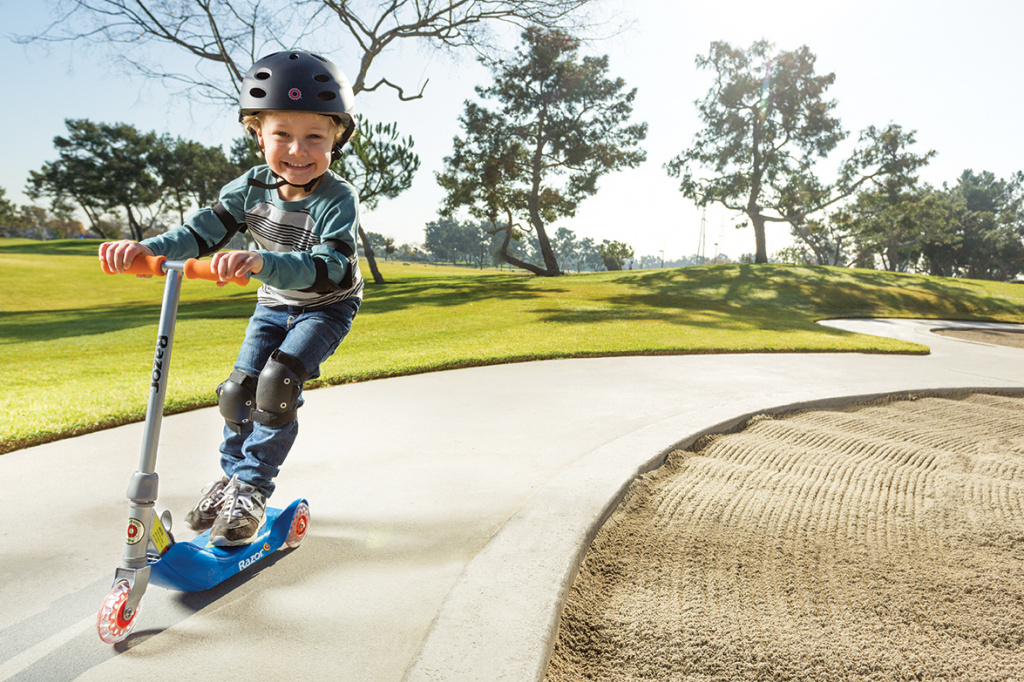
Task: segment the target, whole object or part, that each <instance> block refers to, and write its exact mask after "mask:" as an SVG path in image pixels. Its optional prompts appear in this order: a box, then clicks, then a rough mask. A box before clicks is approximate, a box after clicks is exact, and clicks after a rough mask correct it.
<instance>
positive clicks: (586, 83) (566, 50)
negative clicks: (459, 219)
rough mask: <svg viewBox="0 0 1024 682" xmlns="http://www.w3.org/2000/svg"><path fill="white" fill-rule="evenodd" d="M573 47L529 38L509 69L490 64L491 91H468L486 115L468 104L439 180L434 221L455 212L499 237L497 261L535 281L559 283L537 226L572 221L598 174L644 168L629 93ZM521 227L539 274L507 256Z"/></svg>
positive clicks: (535, 33)
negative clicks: (536, 253)
mask: <svg viewBox="0 0 1024 682" xmlns="http://www.w3.org/2000/svg"><path fill="white" fill-rule="evenodd" d="M579 47H580V43H579V41H578V40H576V39H574V38H572V37H571V36H569V35H568V34H566V33H564V32H562V31H548V30H543V29H537V28H528V29H526V30H525V31H524V32H523V35H522V43H521V45H520V46H519V47H518V48H517V50H516V55H515V57H514V58H513V59H511V60H509V61H497V62H494V61H491V62H488V61H486V60H482V61H484V63H486V64H488V65H489V66H490V69H491V72H492V74H493V75H494V84H493V85H491V86H490V87H486V88H484V87H477V89H476V91H477V94H478V95H479V96H480V97H481V98H483V99H493V100H496V101H497V103H498V104H499V106H500V108H499V109H498V110H489V109H486V108H484V107H483V106H481V105H479V104H476V103H473V102H467V103H466V108H465V112H464V113H463V115H462V116H461V117H460V119H459V120H460V122H461V123H462V127H463V129H464V131H465V138H464V139H460V138H455V141H454V143H453V147H454V148H453V153H452V155H451V156H449V157H446V158H445V171H444V172H443V173H439V174H438V175H437V180H438V183H439V184H440V185H441V186H442V187H443V188H444V189H445V190H446V192H447V197H446V199H445V201H444V204H443V208H442V212H443V213H444V214H446V215H451V214H452V212H453V211H455V210H456V209H458V208H459V207H461V206H468V207H469V211H470V213H471V214H473V215H475V216H477V217H479V218H484V219H486V220H488V221H489V222H491V223H494V224H495V225H496V226H497V227H496V229H497V230H498V231H499V232H501V231H504V235H505V236H504V240H503V246H502V250H501V257H502V259H504V260H505V261H506V262H507V263H510V264H512V265H515V266H517V267H521V268H524V269H526V270H529V271H530V272H533V273H534V274H537V275H543V276H557V275H559V274H561V271H560V269H559V266H558V259H557V257H556V255H555V252H554V249H553V248H552V246H551V242H550V240H549V238H548V235H547V231H546V225H547V224H549V223H551V222H552V221H554V220H556V219H558V218H560V217H565V216H573V215H575V212H576V208H577V207H578V206H579V204H580V202H581V201H583V199H585V198H586V197H588V196H591V195H593V194H594V193H596V192H597V180H598V178H600V177H601V176H602V175H604V174H605V173H608V172H610V171H613V170H618V169H620V168H627V167H628V168H632V167H635V166H637V165H638V164H639V163H640V162H641V161H643V160H644V159H645V158H646V153H645V152H644V151H643V150H641V149H640V148H639V144H640V142H641V141H642V140H643V139H644V138H645V137H646V134H647V124H645V123H640V124H633V125H629V124H628V121H629V117H630V115H631V114H632V111H633V99H634V98H635V96H636V90H635V89H634V90H631V91H628V92H626V91H624V88H625V82H624V81H623V80H622V79H621V78H617V79H614V80H612V79H609V78H608V77H607V76H606V73H607V71H608V57H607V56H603V57H582V58H581V57H580V56H579V54H578V51H579ZM518 216H523V217H525V218H526V219H527V220H528V223H527V225H528V229H530V230H532V231H533V232H534V234H535V235H536V237H537V240H538V242H539V246H540V251H541V256H542V259H543V265H537V264H533V263H528V262H525V261H522V260H520V259H518V258H515V257H514V256H512V254H511V253H510V251H509V248H508V246H509V242H510V241H511V239H512V238H514V237H516V233H517V230H519V229H521V227H522V226H521V223H520V222H519V221H518V220H517V219H516V218H517V217H518Z"/></svg>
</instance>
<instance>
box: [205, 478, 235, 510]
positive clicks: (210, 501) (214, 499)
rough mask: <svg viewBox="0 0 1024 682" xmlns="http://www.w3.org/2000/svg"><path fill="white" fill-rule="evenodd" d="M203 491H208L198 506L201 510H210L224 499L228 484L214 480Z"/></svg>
mask: <svg viewBox="0 0 1024 682" xmlns="http://www.w3.org/2000/svg"><path fill="white" fill-rule="evenodd" d="M203 492H205V493H208V494H207V495H206V497H204V498H203V501H202V502H200V503H199V508H200V509H201V510H203V511H210V510H211V509H216V508H217V507H219V506H220V505H221V503H222V502H223V501H224V496H225V495H227V492H228V486H227V484H226V483H224V482H222V481H215V482H214V483H211V484H210V487H209V488H207V489H206V490H204V491H203Z"/></svg>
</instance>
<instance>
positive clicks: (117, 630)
mask: <svg viewBox="0 0 1024 682" xmlns="http://www.w3.org/2000/svg"><path fill="white" fill-rule="evenodd" d="M130 590H131V588H130V587H129V586H128V581H127V580H119V581H118V582H117V583H116V584H115V585H114V586H113V587H112V588H110V592H107V596H106V597H104V598H103V603H102V604H100V610H99V613H97V614H96V631H97V632H99V634H100V639H102V640H103V641H104V642H106V643H107V644H117V643H118V642H120V641H123V640H124V638H125V637H127V636H128V635H129V634H130V633H131V631H132V630H134V629H135V623H136V621H137V620H138V616H139V609H138V607H136V609H135V611H134V612H133V613H132V614H131V616H128V617H125V615H124V606H125V602H127V601H128V592H129V591H130Z"/></svg>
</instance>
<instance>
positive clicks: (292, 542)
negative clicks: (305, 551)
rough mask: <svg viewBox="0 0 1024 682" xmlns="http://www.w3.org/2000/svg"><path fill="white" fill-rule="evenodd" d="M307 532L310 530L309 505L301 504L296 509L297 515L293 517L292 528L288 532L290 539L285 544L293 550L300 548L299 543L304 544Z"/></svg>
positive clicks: (286, 539)
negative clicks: (303, 540)
mask: <svg viewBox="0 0 1024 682" xmlns="http://www.w3.org/2000/svg"><path fill="white" fill-rule="evenodd" d="M307 530H309V505H308V504H306V503H305V502H301V503H299V506H298V507H296V508H295V515H294V516H292V527H291V529H290V530H289V531H288V537H287V538H285V541H284V544H286V545H287V546H288V547H289V548H292V549H294V548H295V547H298V546H299V543H300V542H302V538H304V537H306V531H307Z"/></svg>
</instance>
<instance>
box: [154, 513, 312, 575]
mask: <svg viewBox="0 0 1024 682" xmlns="http://www.w3.org/2000/svg"><path fill="white" fill-rule="evenodd" d="M304 503H306V501H305V500H303V499H298V500H295V501H294V502H292V503H291V504H290V505H288V506H287V507H286V508H284V509H274V508H271V507H268V508H267V510H266V522H265V523H264V524H263V527H262V528H260V530H259V532H258V533H257V534H256V537H255V538H254V539H253V541H252V543H251V544H248V545H239V546H237V547H214V546H213V545H211V544H209V542H210V531H206V532H204V533H202V534H201V535H198V536H196V537H195V538H193V539H192V540H190V541H188V542H175V543H174V544H173V545H171V546H170V547H168V548H167V551H166V552H164V554H163V555H161V556H160V557H159V558H154V559H152V560H151V561H150V577H149V581H150V582H151V583H155V584H157V585H159V586H161V587H166V588H168V589H172V590H180V591H182V592H202V591H203V590H208V589H210V588H211V587H213V586H214V585H217V584H219V583H222V582H224V581H225V580H227V579H228V578H230V577H231V576H233V575H235V574H237V573H241V572H242V571H244V570H245V569H246V568H248V567H249V566H252V565H253V564H255V563H257V562H258V561H259V560H260V559H263V558H265V557H267V556H268V555H270V554H272V553H274V552H275V551H277V550H278V549H280V548H281V547H282V546H284V544H285V540H287V539H288V534H289V532H290V531H291V527H292V519H293V518H294V516H295V512H296V510H297V509H298V507H299V505H300V504H304Z"/></svg>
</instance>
